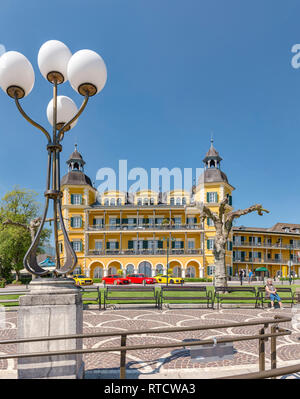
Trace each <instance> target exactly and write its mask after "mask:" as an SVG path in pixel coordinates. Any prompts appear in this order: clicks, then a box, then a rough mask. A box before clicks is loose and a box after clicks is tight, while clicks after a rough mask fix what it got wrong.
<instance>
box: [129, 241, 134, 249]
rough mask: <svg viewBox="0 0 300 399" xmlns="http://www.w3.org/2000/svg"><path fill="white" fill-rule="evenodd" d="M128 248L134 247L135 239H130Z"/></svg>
mask: <svg viewBox="0 0 300 399" xmlns="http://www.w3.org/2000/svg"><path fill="white" fill-rule="evenodd" d="M128 249H133V241H132V240H129V241H128Z"/></svg>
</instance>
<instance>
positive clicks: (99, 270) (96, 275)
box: [94, 266, 103, 278]
mask: <svg viewBox="0 0 300 399" xmlns="http://www.w3.org/2000/svg"><path fill="white" fill-rule="evenodd" d="M102 277H103V269H102V267H100V266H97V267H95V269H94V278H102Z"/></svg>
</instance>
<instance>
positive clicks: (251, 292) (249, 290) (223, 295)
mask: <svg viewBox="0 0 300 399" xmlns="http://www.w3.org/2000/svg"><path fill="white" fill-rule="evenodd" d="M233 293H238V294H239V295H232V294H233ZM246 294H248V295H246ZM249 300H253V303H254V307H255V308H257V306H258V305H257V303H258V295H257V292H256V289H255V288H254V287H215V292H214V302H217V305H218V309H219V308H220V305H222V303H225V301H226V303H231V304H232V303H237V302H240V301H249Z"/></svg>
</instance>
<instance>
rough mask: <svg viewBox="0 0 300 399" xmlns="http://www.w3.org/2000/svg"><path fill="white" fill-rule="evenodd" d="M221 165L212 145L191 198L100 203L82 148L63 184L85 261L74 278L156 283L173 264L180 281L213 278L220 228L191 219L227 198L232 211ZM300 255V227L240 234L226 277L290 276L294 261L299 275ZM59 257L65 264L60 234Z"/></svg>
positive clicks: (174, 194)
mask: <svg viewBox="0 0 300 399" xmlns="http://www.w3.org/2000/svg"><path fill="white" fill-rule="evenodd" d="M221 161H222V158H221V157H220V155H219V153H218V152H217V151H216V150H215V148H214V146H213V141H212V142H211V147H210V149H209V151H208V152H207V154H206V156H205V158H204V160H203V163H204V171H203V173H202V175H201V176H200V178H199V181H198V182H197V185H194V186H193V187H192V190H191V192H187V191H182V190H173V191H170V192H167V193H161V192H153V191H151V190H143V191H139V192H136V193H124V192H120V191H109V192H105V193H103V194H101V196H100V195H99V193H98V192H97V190H96V189H95V188H94V187H93V184H92V182H91V180H90V178H89V177H88V176H87V175H85V173H84V165H85V161H84V160H83V158H82V155H81V154H80V153H79V152H78V150H77V146H76V147H75V150H74V152H73V153H72V154H71V156H70V158H69V159H68V161H67V165H68V173H67V174H66V175H65V176H64V177H63V178H62V181H61V189H62V192H63V199H62V207H63V217H64V221H65V225H66V229H67V232H68V234H69V238H70V241H71V243H72V246H73V248H74V250H75V252H76V254H77V257H78V267H77V268H76V270H75V272H81V273H85V274H86V275H88V276H90V277H93V278H101V277H103V276H105V275H109V274H116V273H119V272H122V273H123V274H124V275H126V274H129V273H134V272H139V273H145V274H146V275H148V276H154V275H156V274H160V273H166V271H167V258H168V262H169V269H171V270H172V272H173V274H174V275H176V276H182V277H212V276H213V274H214V266H213V264H214V257H213V252H212V250H213V246H214V236H215V229H214V226H213V223H212V220H210V219H209V218H208V219H206V220H205V222H204V223H201V221H200V218H199V214H197V213H195V212H192V213H189V212H190V211H189V209H191V208H189V205H191V204H193V203H194V202H195V201H201V202H204V203H206V205H208V206H209V207H210V208H211V210H212V211H213V212H218V205H219V203H220V202H221V201H222V200H223V198H224V197H225V196H227V197H228V205H227V209H226V210H227V211H230V210H232V209H233V207H232V192H233V190H234V187H233V186H232V185H231V184H229V182H228V179H227V176H226V174H225V173H224V172H223V171H222V170H221ZM288 229H289V230H288ZM297 248H299V255H300V225H282V224H280V223H278V224H276V225H275V226H274V227H273V228H271V229H257V228H246V227H243V226H242V227H236V228H234V229H233V232H232V235H231V237H230V239H229V240H228V243H227V252H226V267H227V273H228V275H231V276H232V275H235V274H236V273H237V272H238V271H239V269H244V270H248V271H250V269H251V270H253V271H255V270H256V269H259V268H261V267H265V268H266V270H268V271H269V273H270V275H272V276H273V275H274V274H278V273H279V272H281V273H282V275H283V276H285V275H287V274H288V270H289V269H288V268H289V266H288V261H289V260H292V262H293V266H292V269H293V271H294V272H295V273H297V274H299V273H298V251H297ZM59 251H60V257H61V262H63V258H64V246H63V237H62V233H61V231H59ZM299 265H300V262H299ZM257 273H259V272H257Z"/></svg>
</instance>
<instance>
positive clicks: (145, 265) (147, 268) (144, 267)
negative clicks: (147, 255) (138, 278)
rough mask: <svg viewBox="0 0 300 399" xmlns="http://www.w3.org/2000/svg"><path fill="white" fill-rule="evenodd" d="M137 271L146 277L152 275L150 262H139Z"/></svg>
mask: <svg viewBox="0 0 300 399" xmlns="http://www.w3.org/2000/svg"><path fill="white" fill-rule="evenodd" d="M139 273H143V274H145V276H146V277H151V276H152V267H151V263H149V262H147V261H144V262H141V263H140V264H139Z"/></svg>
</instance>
